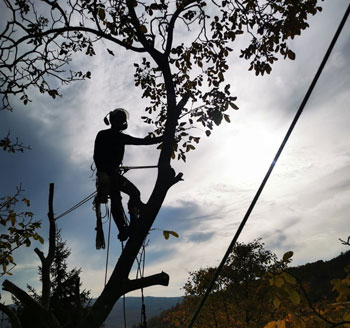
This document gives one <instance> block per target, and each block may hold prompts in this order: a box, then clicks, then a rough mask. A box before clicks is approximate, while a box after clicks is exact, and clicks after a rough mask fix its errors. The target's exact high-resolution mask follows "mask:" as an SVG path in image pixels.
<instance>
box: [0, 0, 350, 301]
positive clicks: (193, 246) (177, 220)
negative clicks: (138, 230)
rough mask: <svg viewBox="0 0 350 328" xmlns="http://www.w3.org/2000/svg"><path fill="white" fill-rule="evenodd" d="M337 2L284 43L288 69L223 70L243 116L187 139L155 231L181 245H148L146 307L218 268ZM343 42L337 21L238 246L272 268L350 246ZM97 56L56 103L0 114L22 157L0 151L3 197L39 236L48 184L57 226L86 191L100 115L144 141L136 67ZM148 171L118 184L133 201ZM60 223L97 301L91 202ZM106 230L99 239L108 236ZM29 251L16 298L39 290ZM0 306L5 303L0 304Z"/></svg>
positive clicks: (115, 244) (347, 70)
mask: <svg viewBox="0 0 350 328" xmlns="http://www.w3.org/2000/svg"><path fill="white" fill-rule="evenodd" d="M348 4H349V1H345V0H332V1H326V2H325V3H321V5H322V6H323V8H324V10H323V12H322V13H320V14H318V15H317V16H316V17H312V18H311V19H310V22H309V23H310V28H309V29H308V30H307V31H306V32H304V33H303V35H302V36H301V37H299V38H297V40H295V41H294V42H293V43H292V44H291V45H292V47H293V49H294V50H295V52H296V55H297V57H296V60H295V61H289V60H288V61H282V60H280V61H279V62H278V63H277V64H275V65H274V67H273V70H272V73H271V75H270V76H264V77H255V75H254V73H252V72H248V71H247V69H248V67H249V66H248V63H247V62H244V61H243V60H241V59H238V58H233V59H232V64H231V70H230V74H229V79H230V83H231V86H232V87H231V88H232V91H233V93H234V94H235V95H237V96H238V100H237V105H238V106H239V107H240V110H238V111H232V113H230V115H231V123H230V124H223V125H222V126H220V127H219V128H217V129H216V130H215V131H214V133H213V134H212V136H211V137H210V138H207V137H205V134H204V131H201V130H200V129H198V136H201V137H202V138H201V142H200V144H199V146H198V147H197V150H196V151H194V152H192V153H190V154H189V155H188V160H187V163H186V164H185V163H183V162H174V163H173V165H174V167H175V168H176V170H177V171H181V172H183V173H184V181H183V182H180V183H178V184H177V185H175V186H174V187H173V188H172V189H171V190H170V191H169V193H168V196H167V199H166V201H165V203H164V206H163V209H162V210H161V212H160V214H159V216H158V218H157V220H156V222H155V224H154V228H157V229H165V230H173V231H176V232H177V233H178V234H179V235H180V237H179V238H178V239H176V238H173V237H171V238H170V239H169V240H165V239H164V238H163V236H162V232H161V231H159V230H154V231H152V232H151V233H150V235H149V243H148V246H147V249H146V269H145V273H146V275H149V274H154V273H158V272H161V271H165V272H167V273H168V274H169V275H170V285H169V287H151V288H148V289H146V295H148V296H179V295H182V293H183V291H182V290H181V287H182V286H183V285H184V283H185V282H186V280H187V277H188V273H189V271H193V270H196V269H199V268H200V267H206V266H213V265H218V264H219V262H220V261H221V258H222V256H223V254H224V252H225V251H226V248H227V247H228V245H229V244H230V242H231V239H232V237H233V235H234V233H235V231H236V229H237V227H238V225H239V222H240V220H241V219H242V218H243V216H244V214H245V212H246V210H247V208H248V206H249V203H250V202H251V200H252V198H253V197H254V194H255V192H256V190H257V188H258V186H259V184H260V183H261V181H262V179H263V177H264V175H265V172H266V170H267V168H268V166H269V165H270V163H271V161H272V158H273V156H274V154H275V152H276V151H277V149H278V146H279V144H280V143H281V141H282V138H283V137H284V135H285V133H286V131H287V129H288V127H289V125H290V123H291V121H292V119H293V116H294V114H295V112H296V110H297V108H298V106H299V105H300V103H301V101H302V98H303V97H304V95H305V93H306V90H307V88H308V86H309V85H310V83H311V80H312V78H313V76H314V74H315V72H316V70H317V68H318V66H319V64H320V62H321V60H322V58H323V55H324V53H325V51H326V49H327V47H328V45H329V43H330V41H331V39H332V37H333V35H334V33H335V31H336V28H337V27H338V24H339V22H340V19H341V18H342V16H343V14H344V12H345V9H346V7H347V5H348ZM349 35H350V22H347V24H346V26H345V27H344V30H343V33H342V34H341V36H340V38H339V40H338V43H337V44H336V47H335V49H334V51H333V53H332V55H331V58H330V60H329V62H328V64H327V66H326V68H325V70H324V73H323V74H322V76H321V78H320V80H319V83H318V84H317V86H316V88H315V90H314V93H313V94H312V96H311V98H310V101H309V103H308V104H307V106H306V108H305V112H304V114H303V115H302V116H301V119H300V121H299V123H298V125H297V126H296V129H295V131H294V133H293V134H292V136H291V138H290V141H289V142H288V144H287V146H286V148H285V151H284V152H283V154H282V156H281V158H280V160H279V162H278V163H277V166H276V168H275V170H274V172H273V174H272V176H271V178H270V180H269V182H268V183H267V185H266V187H265V190H264V192H263V194H262V196H261V198H260V200H259V202H258V203H257V205H256V208H255V210H254V211H253V213H252V215H251V217H250V219H249V221H248V223H247V225H246V227H245V229H244V230H243V233H242V235H241V237H240V241H242V242H249V241H252V240H253V239H255V238H260V237H261V238H262V240H263V242H265V244H266V247H267V248H268V249H270V250H272V251H273V252H275V253H276V254H277V255H278V256H281V255H282V254H283V253H284V252H285V251H288V250H293V251H294V254H295V255H294V261H293V264H294V265H298V264H304V263H307V262H312V261H316V260H319V259H324V260H327V259H330V258H332V257H334V256H337V255H338V254H339V253H340V252H341V251H345V250H346V248H345V246H343V245H341V243H340V242H339V240H338V238H343V239H345V238H347V236H348V235H349V234H350V229H349V228H350V224H349V213H350V202H349V200H350V165H349V149H350V148H349V146H350V113H349V108H348V106H349V99H350V65H349V64H350V63H349V53H350V38H349ZM105 46H106V45H105ZM105 46H104V45H103V44H102V45H101V47H100V48H99V49H97V50H98V51H97V52H98V55H97V56H95V57H93V58H86V57H83V58H79V59H78V61H76V62H75V63H76V65H79V63H83V64H84V68H83V69H86V70H90V71H91V72H92V74H93V75H92V79H91V81H86V82H79V83H75V84H73V85H71V86H70V87H65V88H64V89H63V90H62V92H63V95H64V96H63V97H62V98H59V99H56V100H51V99H48V98H47V97H43V96H42V95H38V94H33V95H32V98H33V100H34V101H33V103H31V104H30V105H28V106H26V107H23V105H22V104H21V103H20V102H18V101H17V102H16V103H15V110H14V111H13V112H12V113H10V112H5V111H3V112H1V113H0V115H1V121H0V132H1V134H0V136H1V137H3V136H5V135H6V134H7V132H8V131H11V135H12V136H18V137H19V138H20V139H21V140H23V141H24V142H25V143H26V144H29V145H31V147H32V150H31V151H26V152H25V153H23V154H7V153H4V152H0V161H1V170H0V180H1V185H0V195H1V196H5V195H9V194H12V193H14V192H15V189H16V186H17V185H19V184H20V183H21V184H22V187H23V188H24V189H25V192H24V195H25V196H26V197H27V198H29V199H30V200H31V204H32V206H31V209H32V211H33V212H34V213H35V214H36V217H37V218H40V219H42V220H43V229H42V231H41V234H42V235H43V236H44V237H45V238H47V231H48V230H47V228H48V225H47V222H46V221H47V218H46V213H47V200H48V189H49V183H50V182H54V183H55V196H54V210H55V213H56V214H57V215H58V214H60V213H62V212H64V211H65V210H67V209H69V208H70V207H71V206H73V205H75V204H76V203H77V202H79V201H80V200H82V199H83V198H85V197H86V196H87V195H89V194H90V193H91V192H92V191H94V188H95V187H94V180H93V178H91V177H90V176H91V171H90V165H91V163H92V151H93V143H94V139H95V136H96V133H97V132H98V131H99V130H100V129H104V128H105V125H104V123H103V117H104V115H105V114H107V113H108V112H109V111H110V110H112V109H113V108H116V107H124V108H126V109H127V110H128V111H129V112H130V114H131V119H130V122H129V129H128V130H127V133H129V134H131V135H134V136H138V137H143V136H145V135H146V134H147V132H148V131H151V129H150V127H149V126H147V125H145V124H143V123H142V121H141V120H140V116H141V115H142V114H143V108H144V107H145V104H144V103H143V100H142V99H141V97H140V91H139V90H138V89H136V88H135V87H134V83H133V72H134V70H133V62H135V61H138V60H139V59H138V58H137V57H136V55H134V54H132V53H129V52H126V51H124V52H123V51H120V50H119V52H118V49H117V48H116V49H113V51H114V52H115V53H118V54H117V55H116V56H115V57H111V56H109V55H108V54H107V53H106V51H105V48H104V47H105ZM108 47H109V46H108ZM236 54H239V51H238V49H237V51H236ZM157 155H158V151H157V150H156V149H155V146H144V147H136V146H129V147H128V148H127V150H126V156H125V160H124V164H125V165H154V164H156V163H157ZM155 173H156V171H155V170H154V169H153V170H137V171H136V170H135V171H130V172H128V173H127V175H126V176H127V177H128V178H129V179H130V180H131V181H133V182H134V183H135V184H136V185H137V186H138V187H139V189H140V190H141V192H142V199H143V201H147V199H148V197H149V194H150V192H151V190H152V188H153V183H154V181H155ZM124 198H125V200H126V199H127V197H124ZM57 225H58V228H59V229H61V230H62V233H61V234H62V237H63V239H64V240H67V243H68V245H69V247H70V248H71V251H72V255H71V257H70V260H69V263H70V265H71V267H72V268H73V267H78V268H79V267H81V268H82V274H81V279H82V283H83V287H84V288H86V289H88V290H91V292H92V296H93V297H96V296H98V295H99V293H100V292H101V290H102V288H103V282H104V270H105V259H106V251H105V250H96V249H95V215H94V212H93V211H92V204H91V203H89V204H87V205H84V206H83V207H80V208H79V209H78V210H77V211H75V212H73V213H72V214H69V215H67V216H65V217H63V218H62V219H60V220H59V221H58V222H57ZM104 229H105V236H106V237H107V224H105V225H104ZM116 235H117V231H116V228H115V227H114V225H113V226H112V234H111V253H110V256H109V259H110V260H109V272H111V270H112V268H113V265H114V264H115V262H116V261H117V259H118V256H119V254H120V251H121V246H120V242H119V241H118V240H117V238H116ZM46 244H47V243H46ZM34 247H40V245H37V244H33V247H30V248H29V249H24V248H22V249H20V250H19V251H18V252H16V253H15V257H16V261H17V263H18V265H17V267H16V268H15V270H14V271H13V274H14V275H13V276H12V277H10V279H11V281H13V282H15V283H16V284H18V285H19V286H20V287H22V288H25V287H26V284H27V283H29V284H31V285H33V286H35V287H37V288H40V283H39V281H38V275H37V267H38V265H39V259H38V258H37V256H36V254H35V253H34V252H33V249H34ZM45 249H46V248H45V247H44V250H45ZM6 278H9V277H6ZM3 279H4V277H3V278H2V279H1V280H0V283H1V282H2V280H3ZM132 295H134V296H137V295H139V293H138V292H135V293H133V294H132ZM2 296H3V298H2V300H6V301H10V298H9V295H8V294H6V293H5V292H3V293H2Z"/></svg>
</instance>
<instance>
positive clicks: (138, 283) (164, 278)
mask: <svg viewBox="0 0 350 328" xmlns="http://www.w3.org/2000/svg"><path fill="white" fill-rule="evenodd" d="M155 285H160V286H168V285H169V275H168V274H167V273H165V272H161V273H157V274H154V275H151V276H148V277H143V278H139V279H134V280H129V281H128V283H127V286H126V293H129V292H132V291H133V290H138V289H141V288H146V287H150V286H155Z"/></svg>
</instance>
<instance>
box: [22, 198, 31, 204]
mask: <svg viewBox="0 0 350 328" xmlns="http://www.w3.org/2000/svg"><path fill="white" fill-rule="evenodd" d="M22 202H23V203H25V204H26V205H27V206H30V201H29V199H27V198H23V199H22Z"/></svg>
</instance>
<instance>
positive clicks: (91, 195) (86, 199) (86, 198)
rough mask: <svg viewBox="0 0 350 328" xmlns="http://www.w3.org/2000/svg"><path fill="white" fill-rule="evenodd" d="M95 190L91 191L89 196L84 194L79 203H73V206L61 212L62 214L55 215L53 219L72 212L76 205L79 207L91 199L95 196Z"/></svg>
mask: <svg viewBox="0 0 350 328" xmlns="http://www.w3.org/2000/svg"><path fill="white" fill-rule="evenodd" d="M96 193H97V191H94V192H93V193H91V194H90V195H89V196H86V197H85V198H84V199H83V200H81V201H80V202H79V203H77V204H75V205H74V206H72V207H71V208H70V209H69V210H67V211H65V212H63V213H62V214H60V215H58V216H56V217H55V220H58V219H60V218H61V217H63V216H65V215H67V214H69V213H71V212H73V211H74V210H76V209H77V208H78V207H80V206H81V205H83V204H85V203H87V202H88V201H89V200H91V199H92V198H94V197H95V195H96Z"/></svg>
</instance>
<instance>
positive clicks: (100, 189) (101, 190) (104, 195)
mask: <svg viewBox="0 0 350 328" xmlns="http://www.w3.org/2000/svg"><path fill="white" fill-rule="evenodd" d="M156 167H158V166H157V165H150V166H121V167H120V174H122V175H123V174H125V173H126V172H127V171H129V170H132V169H149V168H156ZM96 189H97V194H96V196H95V198H94V201H93V204H94V209H95V212H96V228H95V230H96V249H101V248H102V249H104V248H105V247H106V245H105V238H104V233H103V227H102V214H101V204H107V203H108V198H109V196H110V193H111V189H112V181H111V178H110V176H109V175H108V174H107V173H105V172H98V173H97V174H96ZM106 208H107V207H106ZM107 211H108V209H107ZM121 213H123V222H124V224H125V225H129V220H128V218H127V216H126V215H125V212H124V209H123V207H122V208H121Z"/></svg>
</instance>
